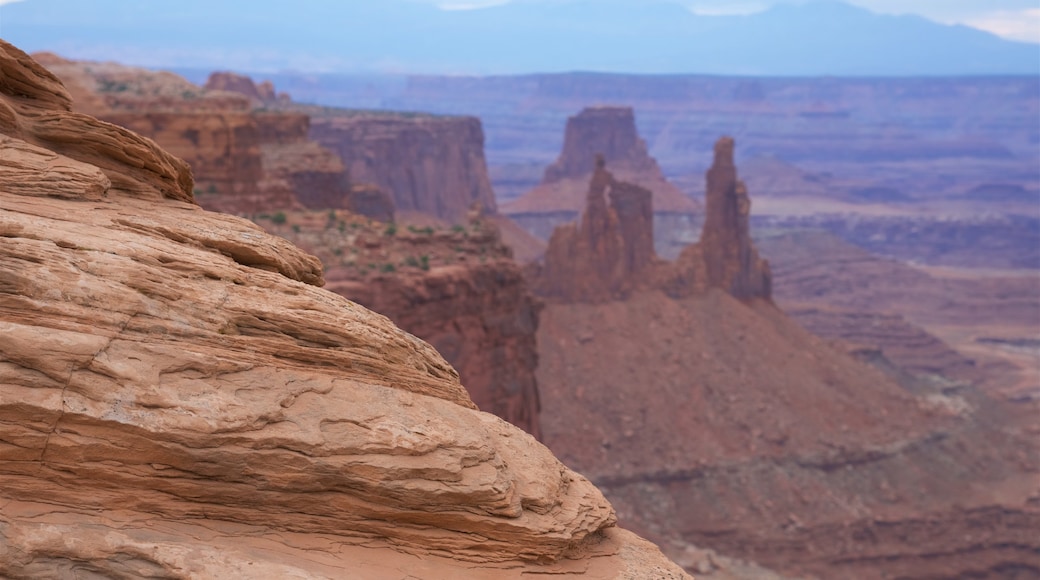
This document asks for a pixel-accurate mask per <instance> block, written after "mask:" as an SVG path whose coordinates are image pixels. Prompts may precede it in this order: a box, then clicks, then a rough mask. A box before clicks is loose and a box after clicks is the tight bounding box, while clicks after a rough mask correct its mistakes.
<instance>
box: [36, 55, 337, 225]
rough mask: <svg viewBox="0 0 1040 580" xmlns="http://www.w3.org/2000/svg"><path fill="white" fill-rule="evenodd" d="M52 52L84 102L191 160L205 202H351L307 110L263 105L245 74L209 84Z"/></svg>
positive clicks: (221, 206)
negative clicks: (315, 136) (311, 135)
mask: <svg viewBox="0 0 1040 580" xmlns="http://www.w3.org/2000/svg"><path fill="white" fill-rule="evenodd" d="M46 58H47V60H48V62H53V63H54V67H53V68H54V72H55V73H56V74H57V75H58V76H59V77H60V78H62V79H63V80H66V81H68V82H69V83H70V85H71V86H73V87H74V90H73V91H72V92H73V94H75V95H76V96H77V98H80V96H81V95H82V97H83V98H84V99H86V100H84V102H85V103H87V104H88V105H89V106H88V107H86V108H84V107H81V106H79V105H77V109H78V110H81V111H83V112H86V113H89V114H91V115H94V116H96V117H98V118H100V119H103V120H105V121H108V122H111V123H114V124H116V125H120V126H122V127H126V128H128V129H130V130H131V131H134V132H135V133H138V134H140V135H144V136H146V137H149V138H151V139H153V140H155V141H156V142H157V143H159V144H160V145H161V146H162V147H164V148H166V149H167V150H169V151H170V152H171V153H173V154H174V155H176V156H178V157H180V158H182V159H184V160H185V161H187V162H188V164H189V165H190V166H191V168H192V172H193V173H194V176H195V181H196V187H197V191H196V198H197V200H198V202H199V203H200V204H201V205H202V206H203V207H205V208H207V209H210V210H213V211H222V212H225V213H236V214H252V213H257V212H262V211H277V210H289V209H300V208H302V207H310V208H322V209H326V208H347V207H349V205H350V198H351V194H350V192H351V188H352V185H351V183H350V179H349V176H348V175H347V174H346V171H345V168H344V166H343V163H342V161H341V160H340V159H339V157H338V156H337V155H336V154H335V153H334V152H332V151H330V150H328V149H325V148H323V147H321V146H320V145H318V144H317V143H315V142H313V141H311V140H310V139H309V138H308V132H309V130H310V117H309V116H308V115H307V114H306V113H302V112H294V111H289V110H277V111H275V110H260V109H258V108H257V107H259V106H261V105H262V104H263V97H264V93H263V92H262V91H259V90H258V89H257V88H256V87H255V86H254V85H253V83H252V81H251V80H250V79H249V78H248V77H242V76H239V75H232V74H226V75H216V76H215V77H213V78H211V79H210V81H211V82H210V83H209V85H208V86H209V88H203V87H198V86H196V85H193V84H191V83H189V82H188V81H187V80H185V79H183V78H181V77H179V76H177V75H174V74H172V73H168V72H152V71H147V70H143V69H137V68H133V67H126V66H120V65H117V64H113V63H86V62H72V61H67V60H64V59H60V58H58V57H54V56H53V55H49V56H47V57H46ZM247 84H248V86H249V87H252V88H253V90H248V89H247V88H246V85H247ZM254 93H255V94H254ZM282 100H283V101H284V100H285V99H282Z"/></svg>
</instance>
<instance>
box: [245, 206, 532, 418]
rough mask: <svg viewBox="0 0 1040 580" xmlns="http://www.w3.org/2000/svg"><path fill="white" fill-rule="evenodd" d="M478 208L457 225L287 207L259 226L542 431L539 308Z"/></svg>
mask: <svg viewBox="0 0 1040 580" xmlns="http://www.w3.org/2000/svg"><path fill="white" fill-rule="evenodd" d="M475 214H476V215H475V217H474V219H473V220H472V221H470V222H469V223H467V224H465V225H457V226H455V227H453V228H451V229H439V228H436V229H435V228H432V227H429V226H424V227H416V226H414V225H409V224H403V223H401V224H397V225H396V226H386V225H383V224H373V223H371V222H367V221H366V220H359V219H357V218H356V217H355V216H349V215H346V214H345V213H339V212H336V213H335V214H334V217H333V216H330V214H329V212H313V213H306V212H289V213H288V214H287V220H286V221H285V223H274V222H272V221H271V220H269V219H267V220H264V219H260V220H258V223H259V224H260V225H262V226H264V227H265V228H267V229H268V230H269V231H271V232H272V233H276V234H278V235H281V236H285V237H286V238H288V239H290V240H291V241H293V242H294V243H296V244H298V245H300V246H301V247H304V248H306V249H308V250H309V251H312V252H313V253H314V254H315V255H317V256H318V257H319V258H320V259H321V261H322V263H323V264H324V265H325V273H326V277H327V279H328V280H329V284H328V286H327V287H328V289H329V290H332V291H333V292H336V293H337V294H341V295H343V296H346V297H347V298H349V299H351V300H354V301H356V302H358V303H359V304H362V305H364V306H366V307H368V308H371V309H372V310H374V311H376V312H379V313H381V314H384V315H386V316H387V317H389V318H390V319H391V320H393V321H394V322H395V323H396V324H397V325H398V326H400V327H401V328H403V329H404V330H407V331H408V332H410V333H412V334H414V335H416V336H418V337H419V338H421V339H423V340H426V341H428V342H430V343H431V344H433V345H434V346H435V347H436V348H437V349H438V351H439V352H440V353H441V354H442V355H443V356H444V357H445V358H446V359H447V360H448V362H450V363H451V364H452V366H454V367H455V368H456V369H458V371H459V376H460V377H462V380H463V382H464V384H465V385H466V389H467V390H468V391H469V393H470V396H471V397H472V398H473V400H474V402H476V403H477V406H478V407H479V408H480V409H481V410H484V411H488V412H491V413H494V414H496V415H498V416H499V417H502V418H503V419H505V420H507V421H509V422H510V423H512V424H514V425H517V426H519V427H521V428H522V429H524V430H525V431H527V432H528V433H531V434H533V435H535V436H536V437H540V433H541V427H540V423H539V411H540V408H539V407H540V405H539V398H538V386H537V382H536V381H535V378H534V374H535V370H536V367H537V365H538V356H537V354H536V352H537V346H536V344H535V332H536V331H537V328H538V312H539V308H540V306H539V303H538V302H537V301H536V300H535V299H534V298H533V297H532V296H531V294H530V292H529V290H528V285H527V281H526V280H525V279H524V276H523V274H522V272H521V271H520V268H519V266H517V264H516V262H514V261H513V260H512V256H511V253H510V251H509V249H508V248H507V247H506V246H504V245H503V244H502V241H501V239H500V236H499V232H498V228H497V227H495V225H494V224H493V223H492V222H491V221H490V220H489V219H488V218H484V217H476V216H478V215H479V212H475Z"/></svg>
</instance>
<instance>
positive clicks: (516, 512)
mask: <svg viewBox="0 0 1040 580" xmlns="http://www.w3.org/2000/svg"><path fill="white" fill-rule="evenodd" d="M0 73H2V74H0V79H2V80H0V133H2V134H3V135H4V137H3V142H2V143H0V148H2V155H0V160H2V161H0V204H2V207H3V211H2V212H0V239H2V240H3V243H0V330H2V332H0V508H2V509H0V575H3V576H5V577H41V576H42V577H48V576H49V577H54V576H66V575H74V574H79V573H80V572H82V571H83V570H89V571H90V572H91V573H93V574H97V575H101V576H141V575H151V576H164V577H235V578H270V577H295V578H325V577H344V576H348V575H356V576H362V577H391V576H393V577H399V576H402V575H403V576H411V577H416V578H444V577H473V578H519V577H521V576H522V575H525V574H529V573H536V574H559V575H563V576H567V575H581V574H588V575H590V576H593V577H604V578H609V577H624V578H683V577H685V576H684V574H683V573H682V571H681V570H679V569H678V568H677V567H675V566H674V565H673V564H671V563H670V562H668V561H667V560H665V559H664V558H663V557H662V556H661V555H660V553H659V552H657V551H656V549H655V548H653V547H652V546H650V545H649V544H647V543H645V542H644V541H642V540H639V539H637V538H635V537H634V536H632V535H631V534H628V533H627V532H624V531H621V530H617V529H616V528H613V527H612V526H613V523H614V514H613V510H612V509H611V507H610V505H609V504H608V503H607V502H606V501H605V500H604V499H603V497H602V496H601V495H600V493H599V492H598V490H596V488H595V487H593V486H592V485H591V484H590V483H589V482H588V481H587V480H585V479H584V478H582V477H581V476H579V475H577V474H575V473H573V472H571V471H569V470H568V469H567V468H565V467H564V466H563V465H562V464H560V463H559V462H558V461H557V460H556V459H555V458H554V457H553V456H552V454H551V453H549V451H548V450H546V449H545V448H544V447H541V446H540V445H539V444H537V443H536V442H535V441H534V440H533V439H532V438H530V437H528V436H527V435H524V434H523V433H522V432H521V431H520V430H518V429H516V428H515V427H513V426H511V425H509V424H507V423H505V422H504V421H501V420H500V419H497V418H495V417H493V416H491V415H487V414H483V413H480V412H478V411H476V410H475V409H474V405H473V403H472V401H471V400H470V398H469V397H468V395H467V394H466V391H465V389H464V388H463V387H462V385H461V384H460V383H459V380H458V374H457V373H456V372H455V371H454V369H452V368H451V366H450V365H448V364H447V363H446V362H445V361H444V359H443V358H441V356H440V355H439V354H437V352H436V351H434V350H433V348H431V347H430V346H429V345H428V344H426V343H424V342H422V341H420V340H418V339H416V338H415V337H414V336H412V335H410V334H407V333H404V332H402V331H400V330H398V329H397V328H396V327H395V326H393V324H391V323H390V322H389V321H388V320H387V319H386V318H384V317H382V316H379V315H376V314H373V313H372V312H370V311H368V310H366V309H364V308H362V307H360V306H358V305H356V304H354V303H351V302H349V301H347V300H345V299H343V298H342V297H339V296H336V295H335V294H332V293H329V292H327V291H324V290H321V289H320V288H319V287H318V286H319V285H321V284H322V283H323V279H322V269H321V265H320V263H319V262H318V260H317V259H316V258H314V257H312V256H310V255H308V254H306V253H304V252H303V251H301V250H299V249H298V248H296V247H294V246H292V245H291V244H290V243H288V242H287V241H285V240H283V239H281V238H277V237H274V236H271V235H269V234H267V233H265V232H264V231H263V230H261V229H260V228H258V227H256V226H255V225H253V224H251V223H250V222H247V221H245V220H243V219H240V218H236V217H233V216H227V215H221V214H214V213H209V212H206V211H204V210H202V209H200V208H199V207H198V206H197V205H195V204H194V203H193V201H192V181H191V175H190V172H189V171H188V167H187V165H186V164H185V163H184V162H183V161H181V160H179V159H177V158H175V157H173V156H172V155H170V154H168V153H166V152H164V151H163V150H161V149H159V148H158V146H156V144H155V143H154V142H152V141H150V140H147V139H143V138H141V137H139V136H137V135H135V134H133V133H131V132H129V131H127V130H125V129H122V128H119V127H116V126H114V125H110V124H107V123H104V122H101V121H98V120H96V119H94V118H92V117H88V116H86V115H82V114H78V113H74V112H71V104H70V98H69V95H68V93H67V92H66V91H65V89H64V88H63V87H62V85H61V83H60V81H58V79H57V77H55V76H54V75H52V74H50V73H48V72H47V71H46V70H45V69H43V68H42V67H40V66H39V65H37V64H36V63H35V62H33V61H32V60H31V59H30V58H29V57H28V56H27V55H25V54H24V53H22V52H21V51H19V50H18V49H16V48H14V47H12V46H10V45H9V44H6V43H2V42H0ZM34 184H35V185H34Z"/></svg>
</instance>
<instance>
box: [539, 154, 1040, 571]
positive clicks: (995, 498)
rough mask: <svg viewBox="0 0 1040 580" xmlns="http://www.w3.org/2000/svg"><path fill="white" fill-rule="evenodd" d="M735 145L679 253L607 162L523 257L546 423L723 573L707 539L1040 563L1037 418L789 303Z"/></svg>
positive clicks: (852, 558) (696, 566) (779, 559)
mask: <svg viewBox="0 0 1040 580" xmlns="http://www.w3.org/2000/svg"><path fill="white" fill-rule="evenodd" d="M733 151H734V142H733V140H732V139H729V138H723V139H720V140H719V141H718V142H717V143H716V145H715V149H714V162H713V164H712V166H711V168H710V169H709V170H708V172H707V175H706V208H705V209H706V211H705V213H706V215H705V223H704V228H703V231H702V234H701V239H700V241H699V242H698V243H697V244H694V245H691V246H689V247H687V248H685V249H684V250H683V252H682V253H681V255H680V256H679V258H678V259H677V260H676V261H675V262H666V261H663V260H661V259H659V258H658V257H657V256H656V255H655V254H654V252H653V248H652V245H651V244H650V243H649V240H651V239H652V238H653V233H652V230H651V228H652V227H653V225H654V224H653V220H652V215H653V212H652V204H653V195H652V193H651V192H650V191H647V190H645V189H642V188H640V187H638V186H635V185H632V184H627V183H624V182H621V181H619V180H617V179H616V178H614V177H613V176H612V175H611V173H610V172H609V171H608V167H609V165H607V164H605V163H604V162H603V160H602V159H601V160H600V161H599V162H598V163H597V164H596V168H595V171H594V173H593V176H592V178H591V183H590V185H589V188H588V194H587V198H586V207H585V210H584V213H583V215H582V216H581V219H580V221H579V222H578V223H574V224H568V225H565V226H561V227H558V228H557V229H556V231H555V232H554V234H553V236H552V238H551V240H550V243H549V247H548V250H547V252H546V256H545V261H544V264H542V265H541V266H540V267H537V266H533V267H531V268H530V274H531V277H532V280H533V288H534V290H535V291H536V292H537V293H538V294H540V295H541V296H542V297H543V298H544V299H545V300H546V305H545V308H544V310H543V311H542V313H541V316H540V324H539V327H538V337H537V339H538V349H539V365H538V371H537V379H538V386H539V393H540V396H541V402H542V414H541V425H542V430H543V440H544V441H545V442H546V443H547V445H549V447H550V448H551V449H553V450H554V451H555V452H556V453H557V454H559V456H560V457H561V458H562V459H563V460H564V461H565V462H567V464H568V465H571V466H574V467H576V468H578V469H580V470H582V472H583V473H586V474H588V476H589V477H591V478H592V480H593V481H594V482H595V483H597V484H598V485H599V486H600V487H601V488H602V489H604V492H605V493H606V495H607V497H608V498H610V500H611V502H612V503H613V504H614V505H615V506H616V507H617V509H618V517H619V519H620V521H621V522H622V523H623V524H624V525H626V526H631V527H632V528H633V529H634V530H636V531H637V532H639V533H641V534H643V535H645V536H646V537H648V538H650V539H652V540H654V541H656V542H657V543H658V544H659V545H660V546H662V548H663V549H664V550H665V553H666V554H668V555H670V556H671V557H672V558H673V559H675V560H676V561H677V562H678V563H680V564H682V565H683V566H685V567H687V569H688V570H691V571H696V572H697V573H698V575H699V576H702V575H703V576H704V577H715V575H716V574H719V575H720V577H726V576H725V574H727V573H731V572H732V571H733V569H732V568H729V570H728V571H727V568H728V566H723V565H719V563H718V562H716V561H714V560H712V559H711V558H705V557H704V556H703V555H701V553H702V551H703V550H704V549H705V548H708V549H711V550H714V551H716V552H717V553H721V554H724V555H726V556H728V557H735V558H738V559H740V560H747V561H752V562H755V563H756V564H758V565H761V566H766V567H768V568H770V569H772V570H776V571H778V572H780V573H782V574H785V575H790V576H795V577H806V576H808V577H818V578H856V579H862V580H874V579H878V580H880V579H882V578H905V579H921V580H923V579H934V578H1033V577H1036V576H1037V574H1040V557H1038V555H1040V535H1037V534H1036V530H1037V529H1040V487H1038V485H1037V482H1038V481H1040V479H1038V474H1040V448H1038V442H1040V439H1037V437H1036V427H1035V423H1036V421H1035V417H1030V418H1025V419H1023V417H1022V415H1023V413H1022V412H1021V411H1018V410H1017V409H1015V408H1013V407H1012V406H1009V405H1007V404H1005V403H1004V402H1002V401H999V400H995V399H992V398H990V397H988V396H986V395H985V394H984V393H983V392H981V391H980V390H979V389H978V388H976V387H975V386H973V385H972V384H971V383H959V384H955V385H951V384H949V383H945V382H940V383H936V382H934V381H921V380H917V379H915V378H913V377H908V376H907V373H905V372H901V371H899V370H898V369H895V367H894V365H892V364H890V363H889V361H886V360H884V359H883V357H881V356H879V353H877V352H876V351H875V352H874V353H873V354H872V355H871V354H869V353H863V352H862V349H860V351H859V352H855V351H854V352H853V354H855V355H857V356H858V357H859V358H860V359H861V360H857V359H856V358H853V357H852V356H849V355H848V354H847V353H846V352H842V351H841V350H837V349H834V348H832V347H831V346H830V345H828V344H826V343H825V342H824V341H822V340H821V339H819V338H818V337H815V336H813V335H811V334H809V333H808V332H807V331H806V330H804V329H803V328H801V327H799V326H798V325H797V324H795V323H794V322H793V321H792V320H791V319H790V318H788V317H787V315H785V313H784V312H782V311H781V310H780V309H779V308H777V306H776V305H775V304H774V303H773V301H772V274H771V268H770V266H769V264H768V263H767V262H766V261H765V260H762V259H761V258H759V256H758V253H757V250H756V249H755V247H754V245H753V244H752V241H751V238H750V234H749V220H748V217H749V212H750V200H749V198H748V192H747V188H746V187H745V186H744V184H743V183H742V182H741V181H740V180H739V179H738V176H737V172H736V168H735V166H734V164H733ZM809 282H812V283H815V284H818V285H820V286H827V285H826V282H825V278H824V277H823V276H820V275H819V274H816V275H815V276H814V277H813V278H812V279H811V280H806V283H809ZM839 288H840V287H839ZM619 329H621V331H619ZM895 331H896V332H899V333H905V332H906V330H905V329H900V328H897V329H896V330H895ZM886 332H889V331H887V330H886ZM915 340H916V339H915ZM939 347H941V345H938V347H937V346H936V345H933V351H934V352H940V353H941V349H939ZM863 355H867V356H863ZM863 360H868V361H869V362H871V363H872V364H869V365H868V364H865V363H864V362H862V361H863ZM902 362H903V363H904V364H907V365H908V366H909V365H910V363H912V362H914V361H913V359H905V360H903V361H902ZM918 362H919V361H918ZM952 364H954V365H956V361H952ZM894 369H895V370H894ZM757 574H759V572H754V573H749V576H747V577H763V576H760V575H757Z"/></svg>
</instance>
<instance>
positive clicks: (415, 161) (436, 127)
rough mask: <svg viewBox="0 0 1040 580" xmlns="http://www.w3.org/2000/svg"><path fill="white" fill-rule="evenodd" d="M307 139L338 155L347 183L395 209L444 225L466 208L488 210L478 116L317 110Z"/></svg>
mask: <svg viewBox="0 0 1040 580" xmlns="http://www.w3.org/2000/svg"><path fill="white" fill-rule="evenodd" d="M310 135H311V137H312V138H313V139H314V140H315V141H317V142H318V143H320V144H322V145H323V146H325V147H327V148H329V149H331V150H333V151H335V152H336V153H337V154H338V155H339V156H340V158H341V159H342V160H343V163H344V165H345V166H346V169H347V172H348V173H349V174H350V176H351V179H352V180H354V181H359V182H365V183H371V184H374V185H377V186H379V187H380V188H382V189H384V190H386V191H387V192H388V193H389V194H390V195H391V196H392V198H393V200H394V204H395V205H396V207H397V209H398V210H399V211H405V212H421V213H424V214H429V215H432V216H436V217H438V218H440V219H442V220H445V221H447V222H449V223H459V222H461V221H463V220H464V219H465V217H466V213H467V212H468V211H469V209H470V207H472V206H473V204H474V203H476V204H478V205H479V206H480V207H481V208H482V209H483V210H485V211H488V212H491V213H493V212H495V211H496V207H497V206H496V203H495V195H494V192H493V191H492V189H491V181H490V180H489V178H488V171H487V162H486V160H485V159H484V131H483V128H482V127H481V123H480V120H479V119H476V118H474V117H434V116H430V115H406V114H392V113H382V114H376V113H351V112H346V111H344V112H336V111H329V110H325V111H323V112H322V113H321V114H316V115H315V116H314V119H313V122H312V127H311V131H310Z"/></svg>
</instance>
